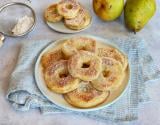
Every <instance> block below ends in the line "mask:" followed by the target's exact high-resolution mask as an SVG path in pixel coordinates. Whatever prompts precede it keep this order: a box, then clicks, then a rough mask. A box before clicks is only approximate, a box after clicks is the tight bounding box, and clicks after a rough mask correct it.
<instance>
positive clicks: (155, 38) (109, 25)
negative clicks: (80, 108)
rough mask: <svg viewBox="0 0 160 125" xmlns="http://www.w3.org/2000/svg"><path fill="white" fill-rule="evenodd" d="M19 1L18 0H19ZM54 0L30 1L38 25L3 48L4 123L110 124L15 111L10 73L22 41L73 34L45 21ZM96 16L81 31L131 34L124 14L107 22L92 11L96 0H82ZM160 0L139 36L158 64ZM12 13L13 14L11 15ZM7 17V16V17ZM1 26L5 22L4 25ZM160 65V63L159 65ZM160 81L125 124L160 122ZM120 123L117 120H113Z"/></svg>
mask: <svg viewBox="0 0 160 125" xmlns="http://www.w3.org/2000/svg"><path fill="white" fill-rule="evenodd" d="M10 1H15V0H1V2H0V6H1V5H3V4H4V3H6V2H10ZM17 1H18V0H17ZM19 1H20V2H26V3H29V2H28V0H19ZM52 2H53V0H41V1H39V0H31V3H29V4H30V5H31V6H32V7H33V8H34V9H35V11H36V15H37V24H36V27H35V29H34V31H33V32H31V33H29V34H28V35H26V36H24V37H20V38H9V37H8V38H7V39H6V41H5V44H4V45H3V47H1V48H0V125H21V124H23V125H34V124H35V123H36V125H53V124H54V125H64V124H65V125H75V124H76V125H81V124H92V125H103V124H106V123H103V122H100V121H96V119H95V120H93V119H88V118H85V117H79V116H74V115H67V114H56V115H48V116H43V115H41V114H40V112H39V111H38V110H31V111H28V112H18V111H15V110H14V109H13V108H12V107H11V105H10V104H9V103H8V101H7V100H6V98H5V94H6V91H7V88H8V83H9V76H10V74H11V72H12V71H13V69H14V66H15V64H16V60H17V56H18V52H19V48H20V45H21V43H22V42H23V41H24V40H25V41H27V40H33V39H35V40H36V39H58V38H61V37H64V36H67V35H69V34H61V33H57V32H55V31H52V30H51V29H49V28H48V27H47V26H46V25H45V23H44V21H43V11H44V9H45V8H46V7H47V6H48V5H49V4H50V3H52ZM80 2H81V3H82V4H83V5H85V6H86V7H87V8H88V9H89V10H90V12H91V13H92V15H93V23H92V26H91V27H90V28H89V29H87V30H85V31H83V32H81V33H83V34H92V35H97V36H102V37H108V38H110V37H114V36H116V37H117V36H118V37H127V36H129V35H130V34H133V33H131V32H128V31H127V30H126V28H125V26H124V24H123V16H121V17H120V18H119V19H117V20H116V21H113V22H103V21H101V20H100V19H98V18H97V17H96V16H95V14H94V13H93V10H92V0H80ZM158 12H160V0H157V13H156V15H155V16H154V17H153V18H152V19H151V20H150V22H149V23H148V24H147V25H146V27H145V28H144V29H143V30H141V31H140V32H139V33H137V34H136V35H137V36H140V37H142V38H144V39H145V40H146V42H147V44H148V49H149V52H150V53H151V55H152V56H153V59H154V61H155V63H156V64H157V65H159V62H160V15H159V13H158ZM7 16H10V15H7ZM7 16H6V17H5V18H7ZM0 25H1V24H0ZM159 68H160V65H159ZM159 83H160V80H159V81H158V80H157V81H156V82H155V83H152V84H149V83H148V86H147V90H148V93H149V96H150V97H151V101H150V102H149V103H146V104H143V105H141V106H140V108H139V119H138V120H137V121H133V122H127V123H124V124H131V125H134V124H136V125H151V124H154V125H160V117H159V116H160V106H159V105H160V96H159V95H160V91H159V90H160V85H159ZM110 124H116V123H110Z"/></svg>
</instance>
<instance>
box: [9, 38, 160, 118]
mask: <svg viewBox="0 0 160 125" xmlns="http://www.w3.org/2000/svg"><path fill="white" fill-rule="evenodd" d="M110 41H111V42H112V43H114V44H115V45H117V46H118V47H119V48H121V49H122V50H123V51H124V52H125V53H126V54H127V55H128V59H129V63H130V68H131V80H130V84H129V87H128V89H127V91H126V92H125V94H124V95H123V96H122V97H121V98H120V99H119V100H118V101H117V102H116V103H114V104H112V105H111V106H109V107H107V108H104V109H101V110H98V111H94V112H85V113H79V112H72V111H69V110H65V109H63V108H61V107H58V106H57V105H55V104H53V103H51V102H50V101H48V100H47V99H46V98H45V97H44V96H43V95H42V94H41V92H40V91H39V89H38V88H37V85H36V82H35V79H34V65H35V62H36V59H37V56H38V55H39V53H40V52H41V50H42V49H43V48H44V47H45V46H46V45H48V44H49V43H50V42H51V40H41V41H30V42H24V43H23V45H22V47H21V50H20V54H19V59H18V62H17V65H16V67H15V69H14V71H13V73H12V74H11V78H10V86H9V89H8V93H7V99H8V100H9V102H10V103H11V104H12V106H13V107H14V108H15V109H16V110H20V111H27V110H29V109H31V108H38V109H40V110H41V112H42V113H44V114H54V113H74V114H77V115H83V116H87V117H90V118H96V119H99V120H111V121H131V120H135V119H137V116H138V114H137V113H138V105H139V103H141V102H146V101H148V99H149V98H148V96H147V92H146V86H147V84H149V83H150V82H151V81H152V80H155V79H158V78H160V71H159V70H158V69H157V68H156V66H155V65H154V63H153V60H152V57H151V56H150V54H149V53H148V52H147V49H146V44H145V41H144V40H143V39H140V38H136V37H131V38H127V39H120V38H114V39H110ZM146 82H147V83H146Z"/></svg>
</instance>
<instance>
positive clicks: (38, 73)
mask: <svg viewBox="0 0 160 125" xmlns="http://www.w3.org/2000/svg"><path fill="white" fill-rule="evenodd" d="M81 36H82V35H81ZM83 36H86V37H91V38H94V39H96V40H97V41H99V42H102V43H105V44H107V45H110V46H113V47H114V48H117V46H115V45H113V44H112V43H111V42H110V41H108V40H107V39H103V38H99V37H94V36H90V35H83ZM71 37H72V36H70V37H66V38H63V39H60V40H56V41H55V42H52V43H51V44H50V45H48V46H47V47H46V48H44V50H43V51H42V52H41V53H40V55H39V57H38V59H37V62H36V64H35V80H36V82H37V85H38V88H39V89H40V91H41V92H42V93H43V95H44V96H46V97H47V98H48V99H49V100H50V101H51V102H53V103H54V104H56V105H58V106H60V107H62V108H65V109H69V110H72V111H80V112H86V111H95V110H98V109H102V108H104V107H107V106H109V105H111V104H113V103H115V102H116V101H117V100H118V99H119V98H120V97H121V96H123V94H124V92H125V90H126V89H127V86H128V84H129V80H130V68H129V66H128V68H127V72H126V77H125V78H124V81H123V84H122V85H121V86H120V88H119V89H118V90H116V91H111V92H110V95H109V97H108V99H107V100H106V101H105V102H104V103H102V104H100V105H98V106H96V107H93V108H87V109H81V108H77V107H73V106H72V105H70V104H68V103H67V102H66V101H65V100H64V98H63V96H62V95H60V94H56V93H54V92H52V91H50V90H49V89H48V88H47V86H46V85H45V81H44V78H43V74H42V67H41V64H40V59H41V56H42V55H43V54H44V53H45V52H47V51H48V50H50V49H52V48H54V47H55V46H56V45H58V44H60V43H61V42H63V40H65V39H68V38H71ZM117 49H118V48H117ZM118 50H119V49H118ZM120 51H121V50H120ZM121 52H122V53H123V51H121Z"/></svg>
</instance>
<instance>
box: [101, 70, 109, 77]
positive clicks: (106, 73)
mask: <svg viewBox="0 0 160 125" xmlns="http://www.w3.org/2000/svg"><path fill="white" fill-rule="evenodd" d="M102 74H103V76H104V77H108V76H109V75H110V71H103V72H102Z"/></svg>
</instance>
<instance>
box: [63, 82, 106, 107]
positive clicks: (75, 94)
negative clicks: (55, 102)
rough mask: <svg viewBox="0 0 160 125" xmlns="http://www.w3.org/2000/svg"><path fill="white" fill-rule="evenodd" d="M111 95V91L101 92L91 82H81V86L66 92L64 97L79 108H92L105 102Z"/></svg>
mask: <svg viewBox="0 0 160 125" xmlns="http://www.w3.org/2000/svg"><path fill="white" fill-rule="evenodd" d="M108 97H109V92H100V91H98V90H96V89H95V88H93V87H92V86H91V84H90V83H89V82H83V81H82V82H81V83H80V86H79V87H78V88H77V89H76V90H74V91H72V92H69V93H66V94H64V99H65V100H66V101H67V102H68V103H69V104H71V105H73V106H75V107H79V108H91V107H95V106H97V105H99V104H101V103H103V102H104V101H105V100H106V99H107V98H108Z"/></svg>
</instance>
